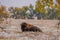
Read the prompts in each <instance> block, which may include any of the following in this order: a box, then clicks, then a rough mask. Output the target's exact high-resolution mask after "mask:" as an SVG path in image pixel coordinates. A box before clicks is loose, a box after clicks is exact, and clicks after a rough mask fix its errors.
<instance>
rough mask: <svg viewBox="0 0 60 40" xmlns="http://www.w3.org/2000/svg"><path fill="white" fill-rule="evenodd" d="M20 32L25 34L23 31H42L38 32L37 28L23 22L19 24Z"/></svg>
mask: <svg viewBox="0 0 60 40" xmlns="http://www.w3.org/2000/svg"><path fill="white" fill-rule="evenodd" d="M21 30H22V32H25V31H30V32H31V31H33V32H42V30H40V29H39V28H38V27H36V26H34V25H31V24H28V23H26V22H23V23H22V24H21Z"/></svg>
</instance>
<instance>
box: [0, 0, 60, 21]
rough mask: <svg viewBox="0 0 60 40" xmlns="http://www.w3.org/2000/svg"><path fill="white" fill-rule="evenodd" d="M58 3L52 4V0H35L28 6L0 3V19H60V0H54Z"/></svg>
mask: <svg viewBox="0 0 60 40" xmlns="http://www.w3.org/2000/svg"><path fill="white" fill-rule="evenodd" d="M56 1H57V3H58V4H54V3H53V0H37V1H36V4H35V7H34V6H33V5H32V4H30V5H29V6H23V7H21V8H19V7H9V8H8V9H7V8H6V6H4V5H0V20H1V19H3V18H6V19H7V18H15V19H35V18H36V19H52V20H53V19H57V20H60V0H56Z"/></svg>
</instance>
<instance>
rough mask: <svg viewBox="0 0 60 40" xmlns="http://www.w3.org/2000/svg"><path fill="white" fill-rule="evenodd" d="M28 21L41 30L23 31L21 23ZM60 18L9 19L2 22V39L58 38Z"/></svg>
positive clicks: (0, 25)
mask: <svg viewBox="0 0 60 40" xmlns="http://www.w3.org/2000/svg"><path fill="white" fill-rule="evenodd" d="M22 22H26V23H29V24H32V25H35V26H37V27H39V28H40V29H41V30H42V31H43V33H41V32H22V31H21V27H20V24H21V23H22ZM58 22H59V20H28V19H26V20H24V19H7V21H6V20H4V21H3V23H1V24H0V27H2V28H4V29H1V28H0V39H1V40H3V39H4V40H58V39H59V38H60V28H59V29H58V25H57V24H58Z"/></svg>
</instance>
